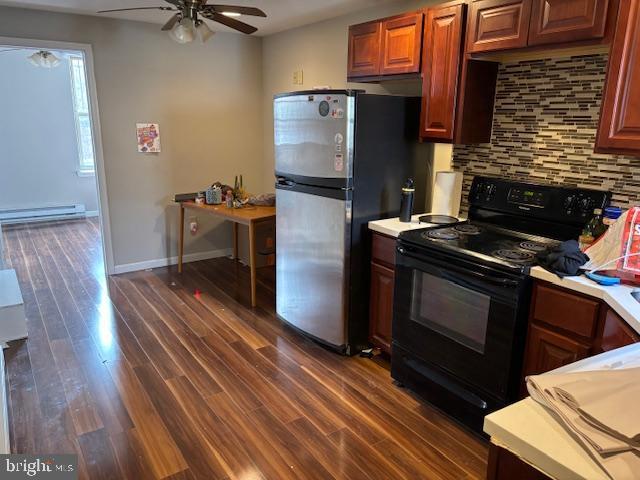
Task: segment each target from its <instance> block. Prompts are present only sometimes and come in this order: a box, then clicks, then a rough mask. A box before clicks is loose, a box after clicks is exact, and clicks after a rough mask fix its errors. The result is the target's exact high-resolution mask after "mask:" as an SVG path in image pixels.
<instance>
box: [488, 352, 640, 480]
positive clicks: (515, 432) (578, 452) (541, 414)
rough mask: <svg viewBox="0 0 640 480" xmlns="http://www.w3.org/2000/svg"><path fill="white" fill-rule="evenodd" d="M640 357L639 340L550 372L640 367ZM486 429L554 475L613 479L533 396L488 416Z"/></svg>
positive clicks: (585, 479) (496, 441) (569, 478)
mask: <svg viewBox="0 0 640 480" xmlns="http://www.w3.org/2000/svg"><path fill="white" fill-rule="evenodd" d="M639 359H640V344H639V343H636V344H633V345H628V346H626V347H622V348H618V349H616V350H612V351H610V352H605V353H602V354H600V355H596V356H595V357H590V358H586V359H584V360H580V361H578V362H575V363H572V364H571V365H567V366H565V367H562V368H559V369H557V370H553V371H552V372H549V374H554V373H568V372H578V371H587V370H604V369H607V368H610V367H611V366H612V365H616V368H620V366H624V364H625V363H628V364H631V363H633V362H635V365H633V366H637V364H638V360H639ZM630 366H631V365H630ZM484 431H485V433H487V434H488V435H490V436H491V441H492V442H493V443H494V444H496V445H498V446H500V447H503V448H505V449H506V450H509V451H510V452H512V453H514V454H515V455H517V456H518V457H520V458H521V459H522V460H524V461H525V462H526V463H528V464H530V465H533V466H534V467H536V468H537V469H539V470H541V471H542V472H544V473H545V474H546V475H548V476H549V477H551V478H556V479H562V480H564V479H567V480H573V479H580V480H600V479H603V480H604V479H608V478H609V477H608V476H607V475H606V474H605V473H604V472H603V471H602V470H601V469H600V468H599V467H598V465H597V464H596V463H595V461H593V460H592V459H591V457H590V456H589V454H587V452H586V450H584V449H583V448H582V447H581V446H580V445H579V444H578V443H577V442H576V441H575V440H574V438H573V437H572V436H571V435H570V434H569V433H568V432H567V431H566V430H565V429H564V428H563V427H562V426H561V425H560V423H559V422H558V421H557V420H556V419H555V417H554V416H553V415H552V414H551V412H550V411H549V410H547V409H546V408H544V407H543V406H542V405H540V404H539V403H537V402H536V401H534V400H532V399H531V398H530V397H529V398H526V399H525V400H522V401H520V402H518V403H514V404H513V405H510V406H508V407H506V408H503V409H501V410H498V411H497V412H494V413H491V414H489V415H487V416H486V417H485V419H484Z"/></svg>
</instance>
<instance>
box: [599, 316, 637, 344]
mask: <svg viewBox="0 0 640 480" xmlns="http://www.w3.org/2000/svg"><path fill="white" fill-rule="evenodd" d="M637 342H640V335H638V333H636V332H635V331H634V330H632V329H631V327H630V326H629V325H627V323H626V322H625V321H624V320H623V319H622V318H621V317H620V315H618V314H617V313H616V312H614V311H613V310H607V313H606V315H605V318H604V324H603V326H602V335H601V336H600V339H599V342H598V352H608V351H609V350H614V349H616V348H620V347H624V346H625V345H631V344H632V343H637Z"/></svg>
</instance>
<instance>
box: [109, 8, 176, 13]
mask: <svg viewBox="0 0 640 480" xmlns="http://www.w3.org/2000/svg"><path fill="white" fill-rule="evenodd" d="M131 10H163V11H168V12H173V11H174V10H176V9H175V8H173V7H134V8H114V9H112V10H100V11H98V12H97V13H110V12H128V11H131Z"/></svg>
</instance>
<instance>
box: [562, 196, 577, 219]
mask: <svg viewBox="0 0 640 480" xmlns="http://www.w3.org/2000/svg"><path fill="white" fill-rule="evenodd" d="M575 203H576V197H574V196H573V195H569V196H568V197H567V198H565V200H564V211H565V212H567V214H568V215H571V214H572V213H573V207H574V205H575Z"/></svg>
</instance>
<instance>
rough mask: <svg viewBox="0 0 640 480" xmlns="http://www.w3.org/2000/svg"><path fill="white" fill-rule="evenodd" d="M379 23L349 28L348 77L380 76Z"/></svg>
mask: <svg viewBox="0 0 640 480" xmlns="http://www.w3.org/2000/svg"><path fill="white" fill-rule="evenodd" d="M381 27H382V25H381V23H380V22H370V23H363V24H360V25H353V26H351V27H349V60H348V65H347V76H348V77H368V76H374V75H379V74H380V32H381V30H382V28H381Z"/></svg>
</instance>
